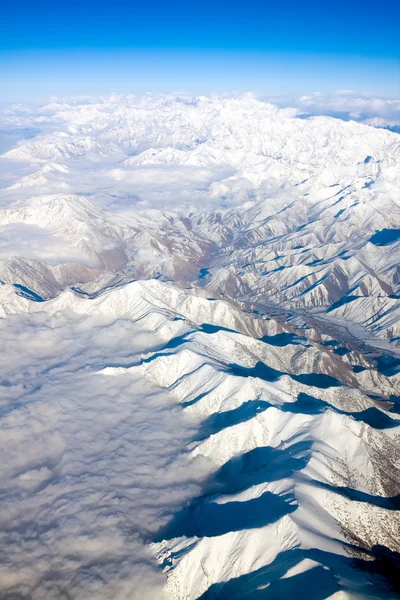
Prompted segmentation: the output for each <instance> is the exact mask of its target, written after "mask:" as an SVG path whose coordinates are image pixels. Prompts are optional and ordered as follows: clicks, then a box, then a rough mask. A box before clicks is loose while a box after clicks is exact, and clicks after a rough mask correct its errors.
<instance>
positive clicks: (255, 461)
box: [207, 441, 312, 494]
mask: <svg viewBox="0 0 400 600" xmlns="http://www.w3.org/2000/svg"><path fill="white" fill-rule="evenodd" d="M311 446H312V443H311V442H309V441H304V442H297V443H295V444H292V445H291V446H288V447H286V448H283V449H282V448H272V447H271V446H262V447H259V448H254V450H250V451H249V452H245V453H244V454H240V455H239V456H234V457H233V458H231V459H229V460H228V461H227V462H226V463H225V464H224V465H223V466H222V467H221V468H220V469H219V470H218V471H217V473H216V474H215V476H214V481H213V482H212V484H210V486H209V489H208V490H207V491H208V493H209V494H213V493H219V494H221V493H222V494H233V493H235V492H240V491H242V490H245V489H247V488H249V487H251V486H252V485H257V484H259V483H269V482H271V481H278V480H279V479H285V478H288V477H291V476H292V475H293V473H294V472H295V471H300V470H301V469H304V467H305V466H306V465H307V463H308V461H309V460H310V458H311Z"/></svg>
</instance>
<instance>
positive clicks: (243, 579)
mask: <svg viewBox="0 0 400 600" xmlns="http://www.w3.org/2000/svg"><path fill="white" fill-rule="evenodd" d="M349 549H350V550H353V551H359V548H357V547H356V546H349ZM365 553H366V554H368V555H369V557H370V558H371V559H372V560H366V559H361V558H352V557H351V556H343V555H340V554H334V553H331V552H325V551H322V550H318V549H316V548H312V549H309V550H302V549H300V548H294V549H292V550H287V551H284V552H281V553H279V554H278V555H277V557H276V558H275V559H274V560H273V561H272V562H271V563H270V564H269V565H266V566H264V567H261V568H260V569H258V570H256V571H253V572H251V573H247V574H245V575H241V576H239V577H235V578H232V579H230V580H229V581H227V582H222V583H215V584H212V585H211V586H210V587H209V588H208V590H207V591H206V592H204V594H202V596H200V598H199V600H242V599H244V598H246V600H284V599H285V600H286V599H287V600H289V599H290V600H292V599H293V600H324V599H326V598H328V597H329V596H331V595H332V594H334V593H335V592H337V591H339V590H343V591H345V592H354V593H356V594H358V596H359V597H364V596H365V597H368V598H382V599H387V600H389V599H391V600H393V599H394V598H397V597H399V593H400V554H398V553H397V552H392V551H391V550H389V549H388V548H386V547H384V546H374V547H373V548H372V549H371V550H370V551H366V552H365ZM307 558H308V559H311V560H313V561H315V562H317V563H319V565H316V566H315V567H313V568H311V569H309V570H308V571H305V572H303V573H299V574H297V575H293V576H292V577H286V578H284V579H282V577H283V576H284V575H285V574H286V573H287V571H288V570H289V569H291V568H293V567H295V566H296V565H298V564H299V563H300V562H301V561H302V560H304V559H307Z"/></svg>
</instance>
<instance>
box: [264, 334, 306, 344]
mask: <svg viewBox="0 0 400 600" xmlns="http://www.w3.org/2000/svg"><path fill="white" fill-rule="evenodd" d="M259 340H260V341H261V342H264V343H266V344H269V345H270V346H277V347H278V348H282V347H283V346H288V345H289V344H294V345H297V346H298V345H303V346H309V344H308V343H307V338H305V337H301V336H300V335H296V334H295V333H287V332H283V333H277V334H276V335H264V336H263V337H262V338H259Z"/></svg>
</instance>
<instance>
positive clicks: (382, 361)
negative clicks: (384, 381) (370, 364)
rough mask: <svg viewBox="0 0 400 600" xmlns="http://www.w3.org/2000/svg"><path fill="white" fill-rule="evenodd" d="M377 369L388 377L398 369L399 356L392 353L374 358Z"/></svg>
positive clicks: (399, 368)
mask: <svg viewBox="0 0 400 600" xmlns="http://www.w3.org/2000/svg"><path fill="white" fill-rule="evenodd" d="M376 363H377V370H378V371H379V373H382V375H386V376H387V377H390V376H392V375H396V373H398V372H399V371H400V358H397V356H392V355H385V356H379V357H378V358H377V360H376Z"/></svg>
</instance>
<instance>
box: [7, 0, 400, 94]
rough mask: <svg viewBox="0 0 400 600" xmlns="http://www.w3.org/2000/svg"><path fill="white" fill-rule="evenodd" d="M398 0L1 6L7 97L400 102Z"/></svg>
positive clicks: (87, 1) (86, 0)
mask: <svg viewBox="0 0 400 600" xmlns="http://www.w3.org/2000/svg"><path fill="white" fill-rule="evenodd" d="M399 22H400V2H399V0H396V1H394V0H381V1H380V2H376V0H375V1H374V2H372V1H370V0H365V1H363V2H361V1H358V0H357V1H355V0H347V2H345V1H344V0H338V1H336V2H333V3H332V2H329V1H327V0H320V1H319V2H316V1H315V2H311V1H310V0H308V1H306V2H301V1H298V2H294V1H293V0H287V1H285V0H280V1H278V0H277V1H276V2H269V1H266V0H264V2H262V1H261V0H242V1H241V2H237V1H233V2H227V1H225V0H224V1H223V2H221V1H218V0H214V1H210V0H198V1H197V2H193V1H192V2H191V1H190V0H186V1H184V2H183V1H181V0H169V1H167V0H166V1H165V2H160V1H158V0H155V1H153V2H151V1H150V2H149V1H148V0H147V2H146V0H142V2H140V3H139V2H133V1H128V0H125V1H121V0H114V1H112V0H110V2H102V1H101V0H100V1H98V2H95V1H94V0H80V1H79V2H78V1H77V0H69V1H68V2H67V1H66V0H64V1H62V0H52V1H51V2H50V1H48V0H29V1H27V0H15V1H13V0H4V1H3V3H2V8H1V9H0V77H1V84H0V86H1V87H0V90H1V91H0V100H2V99H12V100H18V99H24V97H25V99H26V97H28V98H32V99H35V98H38V99H39V98H44V97H45V96H47V95H49V94H61V95H62V94H97V93H108V92H111V91H113V90H115V91H122V92H143V91H147V90H148V91H173V90H185V91H189V92H190V91H192V92H196V93H198V92H204V93H206V92H210V91H231V90H239V91H242V90H253V91H256V92H265V93H302V92H308V91H315V90H318V91H333V90H335V89H343V88H346V89H354V90H360V91H361V90H363V91H371V92H374V93H381V94H389V95H396V94H400V49H399V46H400V44H399V41H398V38H399Z"/></svg>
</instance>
